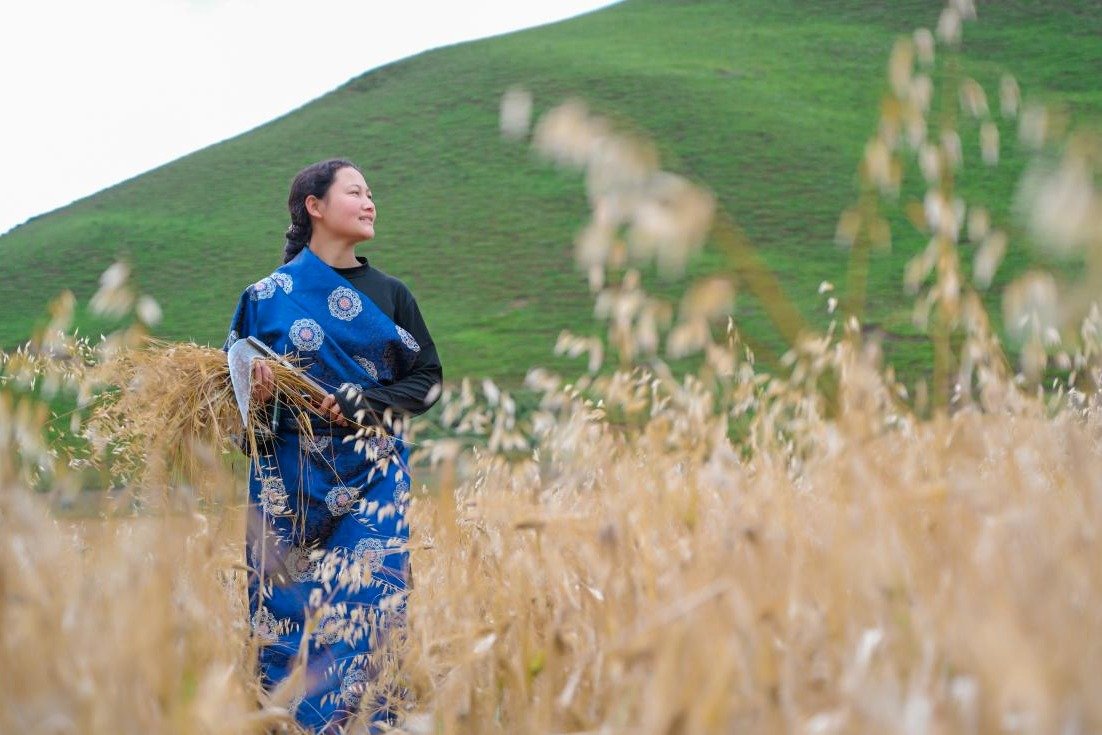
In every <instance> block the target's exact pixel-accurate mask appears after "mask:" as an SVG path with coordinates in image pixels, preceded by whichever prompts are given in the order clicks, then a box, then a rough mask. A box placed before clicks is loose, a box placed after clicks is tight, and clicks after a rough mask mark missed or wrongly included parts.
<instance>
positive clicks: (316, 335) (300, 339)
mask: <svg viewBox="0 0 1102 735" xmlns="http://www.w3.org/2000/svg"><path fill="white" fill-rule="evenodd" d="M289 336H290V338H291V342H292V343H294V345H295V347H297V348H299V349H300V350H307V351H311V350H316V349H317V348H319V347H321V343H322V341H323V340H324V339H325V333H324V332H322V331H321V325H320V324H318V323H317V322H316V321H314V320H313V319H296V320H295V321H294V322H293V323H292V324H291V331H290V332H289Z"/></svg>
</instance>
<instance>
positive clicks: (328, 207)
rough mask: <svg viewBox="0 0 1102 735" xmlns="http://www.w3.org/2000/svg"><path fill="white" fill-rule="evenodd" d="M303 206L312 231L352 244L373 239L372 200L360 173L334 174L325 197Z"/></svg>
mask: <svg viewBox="0 0 1102 735" xmlns="http://www.w3.org/2000/svg"><path fill="white" fill-rule="evenodd" d="M306 206H307V210H308V211H309V212H310V214H311V215H312V216H313V217H314V229H315V230H318V229H324V230H325V231H326V232H328V233H329V234H331V235H333V236H334V237H338V238H347V239H349V240H352V241H354V242H362V241H363V240H370V239H371V238H373V237H375V201H374V200H373V199H372V198H371V189H369V188H368V186H367V182H366V181H364V177H363V174H361V173H360V172H359V171H357V170H356V169H354V168H342V169H340V170H339V171H337V175H336V176H334V177H333V183H332V184H331V185H330V186H329V191H328V192H326V194H325V197H324V198H323V199H316V198H314V197H308V198H307V201H306Z"/></svg>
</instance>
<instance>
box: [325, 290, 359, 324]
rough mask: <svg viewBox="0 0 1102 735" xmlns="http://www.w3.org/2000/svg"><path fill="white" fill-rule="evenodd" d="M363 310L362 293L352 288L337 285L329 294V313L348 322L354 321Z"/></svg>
mask: <svg viewBox="0 0 1102 735" xmlns="http://www.w3.org/2000/svg"><path fill="white" fill-rule="evenodd" d="M361 311H363V303H362V302H361V301H360V295H359V294H358V293H356V292H355V291H353V290H352V289H350V288H346V287H344V286H337V288H335V289H333V293H331V294H329V313H330V314H332V315H333V316H335V317H337V318H338V319H342V320H344V321H346V322H348V321H352V320H353V319H355V318H356V315H357V314H359V313H360V312H361Z"/></svg>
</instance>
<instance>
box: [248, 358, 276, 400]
mask: <svg viewBox="0 0 1102 735" xmlns="http://www.w3.org/2000/svg"><path fill="white" fill-rule="evenodd" d="M274 395H275V373H274V372H272V366H271V365H269V364H268V363H267V361H266V360H253V396H252V398H253V401H255V402H257V403H267V402H268V401H270V400H272V397H273V396H274Z"/></svg>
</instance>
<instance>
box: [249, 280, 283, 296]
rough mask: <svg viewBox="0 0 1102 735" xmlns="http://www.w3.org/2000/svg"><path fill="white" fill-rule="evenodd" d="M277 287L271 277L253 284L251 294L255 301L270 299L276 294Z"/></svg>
mask: <svg viewBox="0 0 1102 735" xmlns="http://www.w3.org/2000/svg"><path fill="white" fill-rule="evenodd" d="M275 289H276V285H275V281H273V280H272V279H271V278H270V277H266V278H261V279H260V280H259V281H257V282H256V283H254V284H253V288H252V292H251V293H250V294H249V295H250V296H251V297H252V300H253V301H259V300H260V299H270V298H272V294H274V293H275Z"/></svg>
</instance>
